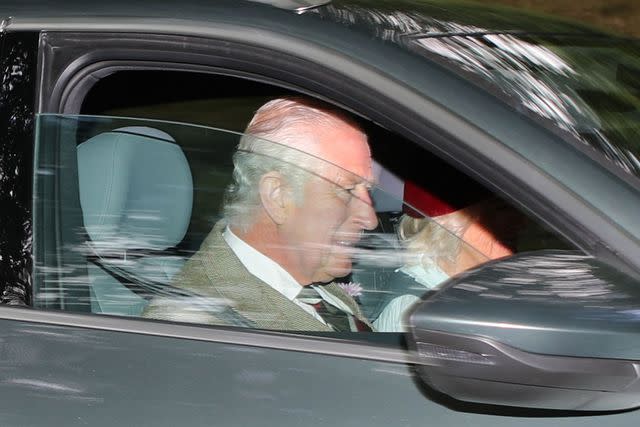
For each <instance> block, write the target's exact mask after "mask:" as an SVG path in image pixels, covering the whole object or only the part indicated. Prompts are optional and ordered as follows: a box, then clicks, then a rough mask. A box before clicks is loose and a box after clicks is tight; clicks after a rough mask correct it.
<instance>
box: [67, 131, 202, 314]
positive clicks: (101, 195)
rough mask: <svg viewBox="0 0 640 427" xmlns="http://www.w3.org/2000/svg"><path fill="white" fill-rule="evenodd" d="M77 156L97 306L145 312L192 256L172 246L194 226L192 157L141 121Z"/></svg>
mask: <svg viewBox="0 0 640 427" xmlns="http://www.w3.org/2000/svg"><path fill="white" fill-rule="evenodd" d="M77 155H78V179H79V190H80V205H81V207H82V217H83V221H84V227H85V230H86V232H87V235H88V237H89V239H90V240H89V242H88V245H89V247H90V252H91V256H90V260H89V261H90V262H89V263H88V275H89V281H90V283H91V310H92V311H93V312H96V313H108V314H117V315H127V316H137V315H140V314H141V313H142V311H143V310H144V308H145V307H146V305H147V302H148V299H149V298H150V297H151V296H153V289H158V288H159V287H162V285H163V284H168V283H169V282H170V281H171V279H172V277H173V275H174V274H175V273H177V272H178V271H179V270H180V269H181V267H182V265H183V264H184V262H185V259H184V257H181V256H178V255H175V254H173V253H171V252H170V251H169V249H171V248H174V247H175V246H176V245H178V244H179V243H180V242H181V241H182V239H183V238H184V236H185V233H186V231H187V228H188V227H189V222H190V218H191V209H192V203H193V181H192V176H191V170H190V168H189V164H188V162H187V159H186V157H185V155H184V153H183V151H182V149H181V148H180V147H179V146H178V145H177V144H175V140H174V139H173V138H172V137H171V136H170V135H169V134H167V133H165V132H163V131H160V130H158V129H153V128H149V127H141V126H138V127H125V128H119V129H115V130H113V131H110V132H105V133H101V134H99V135H97V136H94V137H92V138H90V139H89V140H87V141H85V142H83V143H82V144H80V145H78V147H77Z"/></svg>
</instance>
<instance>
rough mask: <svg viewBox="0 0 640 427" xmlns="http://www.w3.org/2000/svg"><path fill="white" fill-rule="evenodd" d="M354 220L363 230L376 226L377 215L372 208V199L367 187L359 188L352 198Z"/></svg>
mask: <svg viewBox="0 0 640 427" xmlns="http://www.w3.org/2000/svg"><path fill="white" fill-rule="evenodd" d="M354 205H355V206H354V213H353V215H354V220H355V222H356V224H357V225H358V226H359V227H360V228H362V229H363V230H373V229H375V228H376V227H377V226H378V216H377V215H376V211H375V210H374V209H373V201H372V200H371V195H370V194H369V190H368V189H367V188H363V189H361V190H359V191H358V192H357V194H356V197H355V200H354Z"/></svg>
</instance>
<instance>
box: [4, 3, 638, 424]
mask: <svg viewBox="0 0 640 427" xmlns="http://www.w3.org/2000/svg"><path fill="white" fill-rule="evenodd" d="M3 10H4V13H3V14H2V16H0V42H1V44H0V59H1V61H2V67H1V69H0V72H1V73H2V86H1V88H0V121H1V122H2V126H3V127H4V128H5V129H6V130H5V132H3V135H2V137H1V143H0V147H1V148H0V150H1V151H0V153H1V155H0V172H1V176H0V198H2V202H1V205H2V210H1V213H0V217H1V220H0V236H1V239H0V256H1V258H0V265H1V268H0V278H1V279H2V286H3V293H2V302H3V304H2V306H0V325H1V326H0V331H1V332H0V340H1V354H2V357H1V358H0V372H2V378H1V379H0V390H1V395H0V396H1V400H2V402H3V410H2V424H3V425H6V426H24V425H29V426H40V425H43V426H44V425H46V426H53V425H61V426H62V425H64V426H70V425H93V426H101V425H131V426H143V425H153V426H175V425H182V426H200V425H221V426H231V425H241V426H247V425H279V426H300V425H304V426H316V425H318V426H319V425H336V426H356V425H358V426H359V425H367V426H389V425H406V426H418V425H420V426H422V425H426V424H434V425H439V426H458V425H471V424H472V425H477V426H492V427H500V426H525V425H540V424H546V425H562V426H574V425H575V426H577V425H580V426H601V425H603V424H606V425H610V426H636V425H638V422H639V420H640V415H639V412H638V411H637V408H638V407H639V406H640V379H639V377H640V311H639V308H638V307H639V306H640V281H639V272H640V215H639V213H640V144H639V142H638V141H640V121H639V118H640V77H639V76H640V44H639V43H638V41H637V40H634V39H628V38H623V37H619V36H615V35H612V34H606V33H603V32H599V31H597V30H594V29H592V28H589V27H586V26H583V25H580V24H574V23H568V22H564V21H562V20H560V19H556V18H554V17H543V16H537V15H536V16H534V15H529V14H527V13H524V12H520V11H516V10H513V9H506V8H499V7H490V6H479V5H476V4H471V3H457V2H452V1H439V0H429V1H417V0H390V1H382V0H375V1H373V0H335V1H327V0H253V1H252V0H217V1H204V0H183V1H181V2H175V1H169V0H157V1H154V2H131V1H128V2H125V1H121V0H114V1H111V2H108V3H104V4H102V3H95V2H76V1H72V0H60V1H58V2H56V3H55V4H53V3H51V2H46V1H31V2H18V1H9V0H7V1H5V2H4V3H3ZM283 96H285V97H291V96H295V97H299V96H304V97H308V98H313V99H319V100H322V101H324V102H326V103H329V104H331V105H334V106H335V107H336V108H340V109H341V110H342V111H344V112H346V113H348V114H351V115H352V117H354V120H357V121H358V122H359V123H360V124H361V125H362V127H363V128H364V129H366V131H367V134H368V135H369V141H370V145H371V148H372V153H373V157H374V160H375V161H376V168H377V171H378V172H377V173H378V177H379V178H378V183H377V184H376V185H375V186H374V188H372V192H371V195H372V197H373V199H374V206H375V210H376V213H377V214H378V217H379V225H378V228H377V229H376V230H373V231H371V232H368V233H366V234H365V235H364V236H363V239H362V241H361V242H360V245H359V247H358V248H357V250H355V249H354V253H355V254H356V255H357V256H356V262H355V264H354V269H353V273H352V274H351V275H349V276H348V277H345V279H344V280H345V283H344V284H345V285H346V287H350V289H351V290H353V291H354V295H355V296H357V297H358V300H359V302H360V304H361V306H362V310H363V312H365V313H366V314H367V315H368V316H369V318H370V319H371V320H374V319H377V318H379V316H381V315H382V314H381V313H382V312H383V311H384V310H385V308H386V307H388V305H389V304H390V303H391V301H393V300H394V299H396V298H402V297H403V296H406V295H412V297H413V298H414V300H416V301H418V302H417V303H414V304H413V305H412V306H411V307H410V309H409V311H407V313H406V314H403V316H404V317H402V318H401V321H402V322H404V323H403V324H402V325H400V326H401V328H400V329H399V330H397V331H395V332H384V333H382V332H359V333H351V332H318V331H291V330H266V329H260V328H258V327H255V325H251V324H248V323H246V322H243V319H239V318H232V319H231V320H229V322H228V324H225V325H209V324H204V323H202V322H201V321H200V320H199V319H201V317H199V315H200V314H201V313H202V312H206V311H207V310H216V309H217V308H216V301H213V302H212V301H210V300H209V299H207V298H203V297H202V295H198V294H194V293H193V292H189V291H187V290H185V289H182V288H181V287H180V286H179V283H178V284H176V283H174V282H173V278H174V277H175V275H176V274H177V273H178V272H179V271H180V270H181V268H182V267H183V266H184V264H185V262H187V260H188V259H189V258H190V256H191V255H192V254H193V253H194V252H196V251H197V249H198V247H199V245H200V243H201V242H202V240H203V239H204V237H205V236H206V235H207V233H208V232H209V231H210V230H211V227H212V225H213V224H214V223H215V222H216V221H217V220H218V219H219V218H220V215H221V211H220V207H221V205H222V203H223V200H224V194H225V188H227V186H228V185H229V183H230V180H231V177H232V174H233V163H232V155H233V153H234V151H235V148H236V145H237V143H238V141H239V139H240V138H242V136H243V134H242V132H243V131H244V129H245V127H246V125H247V122H248V120H249V119H250V117H251V115H252V114H253V112H254V111H255V110H256V109H257V108H258V107H259V106H260V105H262V104H263V103H264V102H265V101H268V100H270V99H273V98H277V97H283ZM414 184H415V185H417V186H418V187H419V188H420V189H421V191H422V190H425V191H432V192H434V191H436V189H437V191H438V192H439V194H441V195H442V197H445V198H452V197H453V198H455V197H456V196H459V195H460V194H462V193H463V192H464V191H465V190H470V192H471V193H472V196H473V197H476V198H477V197H480V198H482V199H483V200H485V199H487V198H491V199H492V200H497V202H496V203H498V205H499V206H502V208H501V212H502V211H508V212H509V216H508V217H501V216H495V217H492V218H493V219H496V218H509V219H501V221H502V225H504V224H506V225H508V228H509V229H510V231H511V232H512V233H511V234H510V237H508V238H507V237H505V242H506V241H507V240H508V244H509V247H510V250H511V251H512V254H511V255H509V256H506V257H499V258H496V259H492V258H491V257H484V258H481V259H480V261H479V262H478V263H475V264H474V265H473V266H472V268H465V269H464V271H462V270H461V271H455V272H454V273H452V274H450V276H451V277H448V278H447V279H446V280H445V281H444V282H442V283H438V284H437V286H433V287H431V288H429V289H428V287H425V286H421V285H419V284H418V285H416V282H419V278H416V277H413V276H411V275H409V276H407V275H403V272H402V271H401V270H402V268H403V265H404V263H406V259H405V258H403V256H404V255H405V254H406V252H407V244H406V241H404V240H403V239H402V238H400V237H398V227H399V222H400V221H401V220H402V218H403V215H405V214H407V212H410V211H411V210H412V209H413V210H415V211H418V214H417V215H419V216H420V218H421V219H422V220H424V221H426V222H424V224H435V225H436V226H437V228H438V229H439V230H443V231H442V232H443V233H445V234H446V235H449V236H450V238H451V239H452V240H450V241H451V242H453V243H454V244H455V246H456V247H457V248H459V247H467V245H469V242H468V241H465V240H464V238H463V236H462V235H461V233H458V232H457V231H456V229H455V228H453V229H447V228H446V227H445V228H442V226H443V224H442V223H441V222H440V221H438V220H437V218H436V219H434V218H431V216H433V217H435V215H428V214H427V212H425V211H424V210H422V209H421V207H420V206H419V204H413V202H412V201H410V200H408V199H406V197H405V190H406V188H407V187H408V186H409V185H414ZM414 208H415V209H414ZM469 247H470V250H472V251H476V250H477V248H474V247H471V246H469ZM422 255H424V254H422ZM422 255H421V257H422ZM421 259H422V258H421ZM414 279H415V280H414ZM158 296H161V297H163V298H168V299H170V300H171V299H175V300H181V301H186V302H187V304H189V305H190V306H191V307H193V312H194V316H192V317H178V318H174V319H165V320H158V319H150V318H147V317H145V316H144V314H145V310H146V309H147V306H148V304H149V301H150V300H152V299H153V298H156V297H158ZM374 324H375V323H374Z"/></svg>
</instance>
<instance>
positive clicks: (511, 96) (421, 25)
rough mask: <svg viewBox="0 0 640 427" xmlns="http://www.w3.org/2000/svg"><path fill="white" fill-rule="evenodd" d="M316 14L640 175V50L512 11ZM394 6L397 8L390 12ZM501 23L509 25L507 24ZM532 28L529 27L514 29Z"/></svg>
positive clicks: (336, 9) (344, 10)
mask: <svg viewBox="0 0 640 427" xmlns="http://www.w3.org/2000/svg"><path fill="white" fill-rule="evenodd" d="M359 3H362V6H358V5H341V4H339V3H336V4H335V6H333V7H329V8H325V9H323V10H321V11H320V10H319V11H317V13H318V14H320V15H322V16H324V17H328V18H330V19H333V20H338V21H340V22H342V23H346V24H356V23H357V24H359V25H360V26H359V28H360V29H368V30H369V31H371V32H373V33H374V35H375V36H376V37H378V38H380V39H382V40H385V41H390V42H393V43H396V44H397V45H399V46H401V47H402V48H405V49H408V50H411V51H413V52H415V53H418V54H420V55H425V56H427V57H429V58H432V59H433V58H436V59H440V60H442V61H443V62H444V63H445V64H448V65H449V66H451V68H452V69H453V70H455V71H457V72H463V73H465V74H470V75H472V76H475V77H479V78H480V79H481V80H482V81H484V82H485V83H488V84H489V85H490V87H491V89H492V90H493V91H495V92H496V93H499V94H501V95H502V96H503V97H504V99H506V100H507V102H510V103H513V104H514V105H515V106H516V107H517V108H520V107H521V106H524V107H526V111H528V112H530V113H532V114H534V115H535V116H539V117H542V118H543V119H545V120H548V121H550V122H551V123H552V124H553V125H554V126H556V127H558V128H560V129H562V130H563V131H565V132H567V133H568V134H569V135H571V136H572V137H573V138H575V139H577V140H579V141H581V142H582V143H584V144H586V145H588V146H590V147H591V148H593V149H595V150H596V151H598V152H599V153H601V154H602V155H604V156H605V157H606V158H607V159H609V160H610V161H612V162H614V163H615V164H616V165H618V166H619V167H621V168H622V169H623V170H625V171H626V172H627V173H630V174H633V175H636V176H640V143H639V142H638V141H639V139H638V137H639V136H640V125H639V124H638V123H639V121H638V117H640V78H639V76H640V46H639V45H638V43H637V42H636V41H632V40H625V39H616V38H614V37H604V36H602V35H599V34H593V35H590V34H588V33H586V32H585V31H584V29H583V30H582V31H581V33H575V34H570V33H571V32H575V29H573V28H572V27H571V26H570V25H569V24H562V23H558V22H555V21H552V20H550V19H549V20H544V19H540V18H537V22H532V20H531V18H530V17H529V18H528V17H526V16H523V15H517V14H516V13H511V14H505V16H499V14H496V13H493V15H492V14H491V11H490V10H473V12H468V11H467V12H465V10H464V8H456V7H455V6H452V7H451V8H449V7H448V8H445V9H442V10H439V8H437V7H434V6H429V5H417V4H411V5H410V6H408V5H405V7H404V9H405V10H403V11H400V10H396V9H395V7H394V6H393V5H390V4H382V3H381V4H378V3H376V4H373V3H371V2H366V1H362V2H359ZM396 7H397V6H396ZM510 19H511V20H510ZM525 28H536V30H533V31H531V30H529V32H527V31H526V30H523V29H525Z"/></svg>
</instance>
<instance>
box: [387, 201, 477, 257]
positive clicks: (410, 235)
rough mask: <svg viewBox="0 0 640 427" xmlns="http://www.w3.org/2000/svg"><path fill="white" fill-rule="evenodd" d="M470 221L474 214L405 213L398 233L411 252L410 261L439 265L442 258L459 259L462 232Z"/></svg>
mask: <svg viewBox="0 0 640 427" xmlns="http://www.w3.org/2000/svg"><path fill="white" fill-rule="evenodd" d="M458 212H459V211H458ZM470 223H471V218H470V217H468V216H465V215H461V214H458V215H456V214H455V213H454V215H451V214H449V215H443V216H442V217H438V220H437V221H436V220H435V219H433V218H413V217H411V216H409V215H406V214H405V215H403V216H402V218H401V219H400V223H399V225H398V235H399V237H400V240H401V241H402V242H403V245H404V247H405V248H406V249H407V251H408V252H409V260H408V262H409V263H410V264H417V263H421V264H422V265H423V266H425V267H428V266H432V265H439V264H440V262H441V261H444V262H447V263H452V262H455V260H456V258H457V256H458V253H459V252H460V247H461V244H462V240H461V238H460V237H459V236H461V235H462V234H463V233H464V231H465V230H466V228H467V227H468V226H469V224H470Z"/></svg>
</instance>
